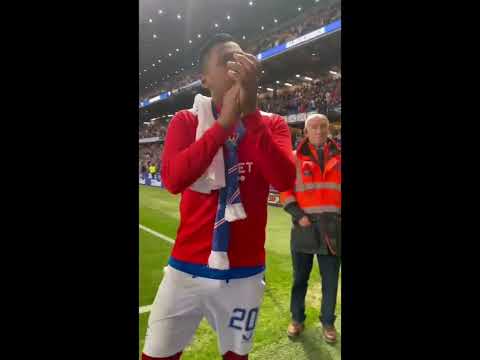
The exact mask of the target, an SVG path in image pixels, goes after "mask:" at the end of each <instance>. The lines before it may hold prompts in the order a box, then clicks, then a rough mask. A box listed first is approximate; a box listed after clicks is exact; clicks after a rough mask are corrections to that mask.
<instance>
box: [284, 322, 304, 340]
mask: <svg viewBox="0 0 480 360" xmlns="http://www.w3.org/2000/svg"><path fill="white" fill-rule="evenodd" d="M303 330H305V326H304V325H303V324H300V323H298V322H296V321H292V322H291V323H290V325H288V329H287V335H288V336H289V337H297V336H298V335H300V334H301V333H302V331H303Z"/></svg>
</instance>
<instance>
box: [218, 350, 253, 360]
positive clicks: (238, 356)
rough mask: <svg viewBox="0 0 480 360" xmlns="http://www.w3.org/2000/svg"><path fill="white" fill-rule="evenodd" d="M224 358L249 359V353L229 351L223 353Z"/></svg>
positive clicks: (227, 359) (232, 359) (224, 359)
mask: <svg viewBox="0 0 480 360" xmlns="http://www.w3.org/2000/svg"><path fill="white" fill-rule="evenodd" d="M223 360H248V354H246V355H238V354H235V353H234V352H231V351H229V352H226V353H225V354H224V355H223Z"/></svg>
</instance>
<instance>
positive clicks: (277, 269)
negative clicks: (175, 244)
mask: <svg viewBox="0 0 480 360" xmlns="http://www.w3.org/2000/svg"><path fill="white" fill-rule="evenodd" d="M139 191H140V224H142V225H144V226H146V227H148V228H150V229H152V230H154V231H156V232H158V233H161V234H164V235H166V236H168V237H170V238H172V239H175V234H176V230H177V226H178V223H179V213H178V203H179V200H180V196H175V195H172V194H170V193H168V192H167V191H166V190H163V189H159V188H153V187H148V186H142V185H140V189H139ZM289 237H290V218H289V215H288V214H287V213H285V212H284V211H283V210H282V209H281V208H276V207H271V206H270V207H269V208H268V224H267V241H266V245H265V246H266V249H267V271H266V279H267V286H266V290H265V297H264V301H263V304H262V307H261V308H260V313H259V318H258V322H257V328H256V333H255V338H254V347H253V350H252V352H251V353H250V356H249V359H251V360H264V359H275V360H339V359H340V345H341V301H340V293H341V280H340V284H339V291H338V301H337V320H336V323H335V326H336V328H337V330H338V333H339V334H338V341H337V343H336V344H334V345H330V344H327V343H325V341H324V340H323V337H322V328H321V325H320V323H319V320H318V317H319V313H320V300H321V282H320V275H319V269H318V263H317V262H316V261H314V267H313V270H312V274H311V277H310V282H309V289H308V293H307V299H306V303H307V304H306V305H307V320H306V322H305V324H306V330H305V332H304V333H303V334H302V335H301V336H300V337H299V338H298V339H296V340H294V341H292V340H289V339H288V337H287V336H286V330H287V326H288V323H289V321H290V311H289V304H290V287H291V284H292V264H291V259H290V238H289ZM171 247H172V244H170V243H169V242H167V241H165V240H162V239H160V238H158V237H156V236H154V235H152V234H150V233H148V232H146V231H144V230H142V229H139V251H140V279H139V281H140V289H139V291H140V292H139V304H140V306H146V305H150V304H151V303H152V302H153V299H154V297H155V293H156V291H157V288H158V285H159V284H160V281H161V280H162V276H163V267H164V266H165V265H166V263H167V260H168V257H169V255H170V250H171ZM148 315H149V313H148V312H147V313H143V314H140V315H139V331H140V333H139V336H140V343H139V353H141V351H142V349H143V344H144V338H145V331H146V327H147V320H148ZM214 359H221V357H220V354H219V353H218V349H217V338H216V334H215V332H214V331H213V330H212V329H211V328H210V326H209V325H208V323H207V322H206V320H203V321H202V322H201V324H200V327H199V328H198V329H197V332H196V334H195V337H194V340H193V342H192V344H191V345H190V346H188V347H187V348H186V349H185V351H184V354H183V356H182V360H214Z"/></svg>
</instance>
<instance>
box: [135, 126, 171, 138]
mask: <svg viewBox="0 0 480 360" xmlns="http://www.w3.org/2000/svg"><path fill="white" fill-rule="evenodd" d="M166 133H167V128H166V127H165V126H164V125H162V124H161V123H160V122H158V123H157V122H154V123H153V125H146V124H142V126H141V127H140V129H139V138H140V139H143V138H150V137H160V138H164V137H165V134H166Z"/></svg>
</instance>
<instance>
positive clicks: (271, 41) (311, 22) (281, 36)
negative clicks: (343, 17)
mask: <svg viewBox="0 0 480 360" xmlns="http://www.w3.org/2000/svg"><path fill="white" fill-rule="evenodd" d="M340 14H341V12H340V2H338V3H336V4H332V5H331V6H330V7H328V8H324V9H322V8H314V9H313V11H311V12H309V13H308V14H307V15H305V17H304V19H303V21H302V22H300V23H299V24H297V25H292V26H290V27H288V28H287V29H284V30H283V31H280V32H275V33H273V34H271V35H270V36H267V37H266V38H264V39H262V40H260V41H259V42H258V41H257V42H255V44H252V45H250V46H248V47H247V51H248V52H250V53H253V54H257V53H259V52H261V51H263V50H265V49H269V48H272V47H274V46H277V45H279V44H282V43H284V42H288V41H291V40H294V39H296V38H297V37H299V36H302V35H305V34H307V33H309V32H312V31H314V30H316V29H318V28H319V27H322V26H324V25H326V24H329V23H331V22H333V21H335V20H338V19H340Z"/></svg>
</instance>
